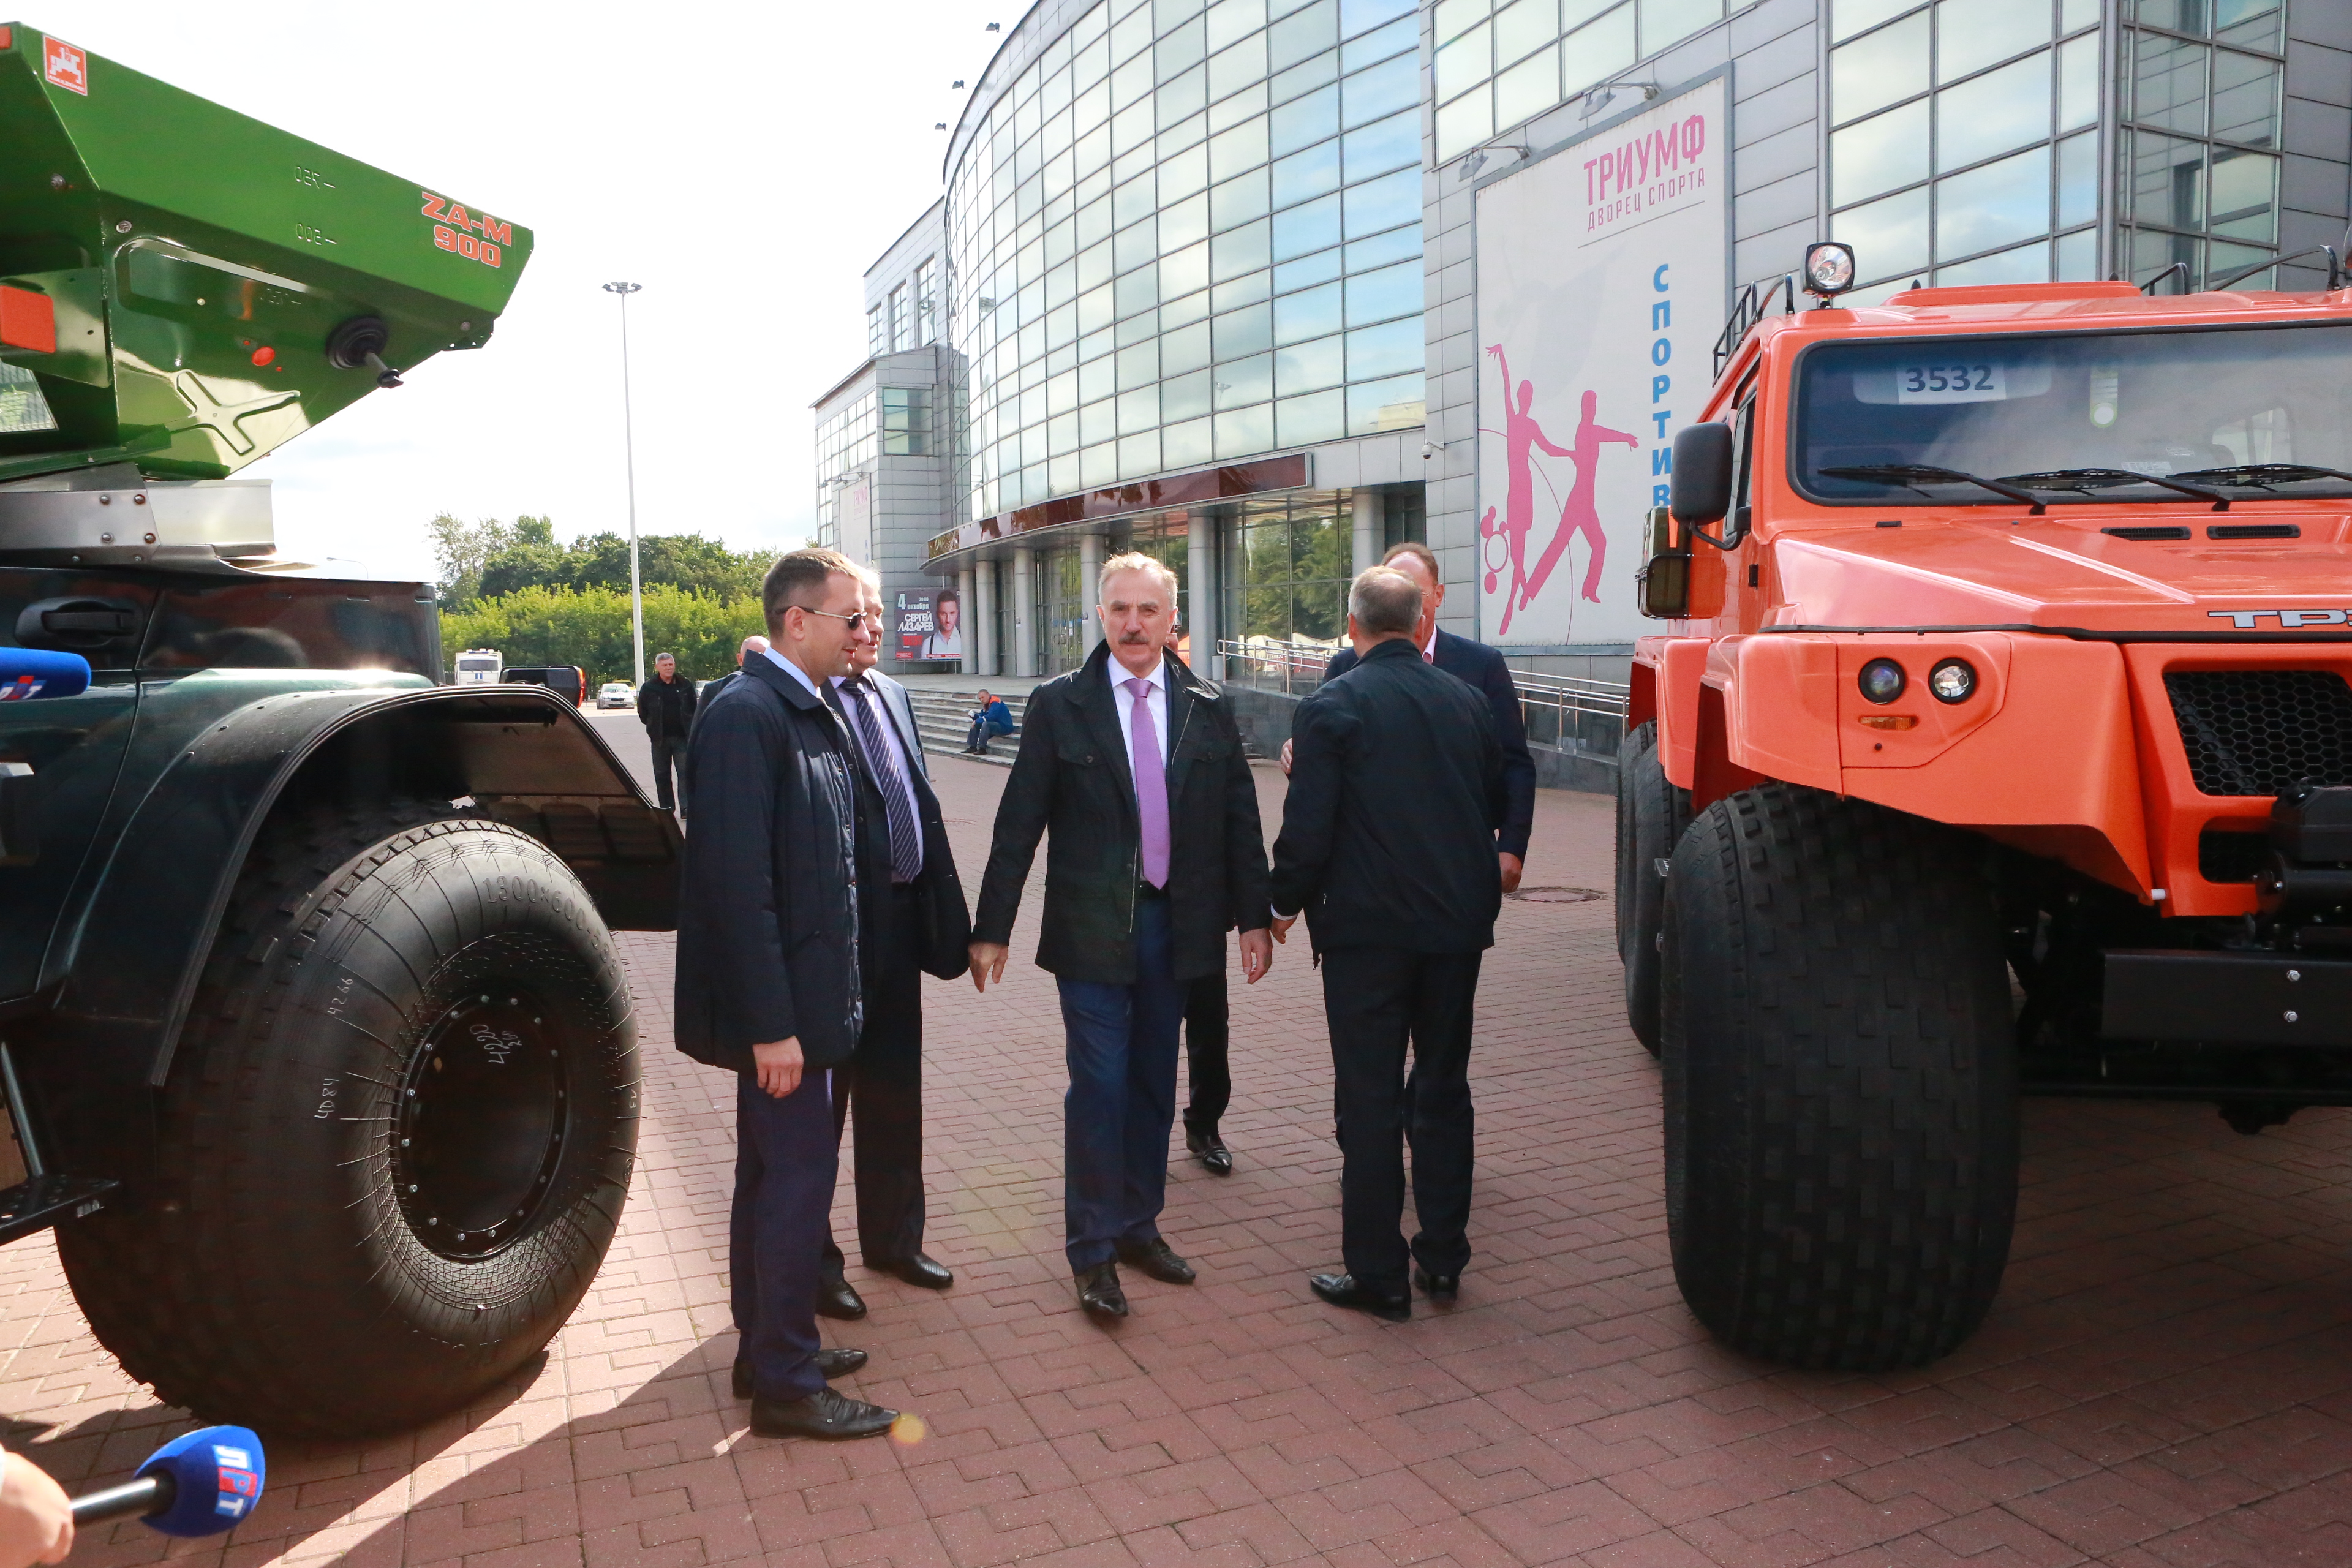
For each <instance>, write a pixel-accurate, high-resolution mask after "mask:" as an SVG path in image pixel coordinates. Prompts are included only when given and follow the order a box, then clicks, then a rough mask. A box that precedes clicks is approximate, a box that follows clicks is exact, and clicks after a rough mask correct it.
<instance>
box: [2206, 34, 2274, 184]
mask: <svg viewBox="0 0 2352 1568" xmlns="http://www.w3.org/2000/svg"><path fill="white" fill-rule="evenodd" d="M2278 110H2279V67H2278V64H2277V62H2275V61H2273V60H2265V59H2258V58H2255V57H2254V56H2252V55H2242V54H2238V53H2236V52H2235V51H2233V50H2230V49H2217V50H2215V51H2214V54H2213V134H2214V135H2215V136H2218V137H2221V139H2223V140H2224V141H2229V142H2246V143H2249V144H2250V145H2252V146H2257V147H2267V146H2271V145H2273V143H2275V142H2277V140H2278ZM2216 205H2218V203H2217V204H2216Z"/></svg>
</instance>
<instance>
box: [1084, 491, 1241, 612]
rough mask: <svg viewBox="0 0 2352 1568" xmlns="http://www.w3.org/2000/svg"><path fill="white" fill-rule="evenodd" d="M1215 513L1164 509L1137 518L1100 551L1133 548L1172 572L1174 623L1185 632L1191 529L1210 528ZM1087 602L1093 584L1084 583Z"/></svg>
mask: <svg viewBox="0 0 2352 1568" xmlns="http://www.w3.org/2000/svg"><path fill="white" fill-rule="evenodd" d="M1216 526H1217V522H1216V518H1215V516H1214V515H1213V513H1211V512H1208V511H1205V510H1203V511H1193V510H1189V509H1188V510H1182V511H1168V512H1160V513H1156V514H1154V515H1153V516H1150V517H1148V518H1143V519H1139V521H1136V522H1135V523H1134V524H1133V525H1132V527H1131V529H1130V531H1129V533H1128V536H1127V537H1126V538H1125V539H1124V540H1120V541H1117V542H1114V543H1113V544H1112V545H1111V546H1110V547H1108V548H1107V549H1106V550H1105V552H1104V553H1105V554H1106V555H1115V554H1118V553H1120V552H1125V551H1129V550H1132V551H1135V552H1138V553H1139V554H1144V555H1149V556H1150V557H1151V558H1152V559H1153V560H1154V561H1157V562H1159V563H1160V564H1161V565H1162V566H1165V567H1167V568H1168V570H1170V571H1171V572H1173V573H1175V574H1176V618H1177V624H1178V625H1179V626H1182V627H1183V628H1184V629H1185V631H1186V632H1187V633H1189V632H1191V630H1192V530H1193V529H1195V528H1206V529H1211V530H1214V529H1215V527H1216ZM1093 594H1094V584H1091V583H1089V584H1087V595H1088V602H1089V603H1091V602H1092V596H1093Z"/></svg>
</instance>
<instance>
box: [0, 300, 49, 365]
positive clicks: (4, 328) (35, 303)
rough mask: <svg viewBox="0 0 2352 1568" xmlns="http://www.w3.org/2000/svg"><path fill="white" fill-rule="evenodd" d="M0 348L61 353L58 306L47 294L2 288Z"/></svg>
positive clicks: (41, 352) (38, 352)
mask: <svg viewBox="0 0 2352 1568" xmlns="http://www.w3.org/2000/svg"><path fill="white" fill-rule="evenodd" d="M0 348H12V349H30V350H32V351H33V352H34V353H37V354H53V353H57V352H58V308H57V306H56V305H54V304H52V303H51V302H50V300H49V297H48V296H47V294H36V293H34V292H32V291H31V290H30V289H0Z"/></svg>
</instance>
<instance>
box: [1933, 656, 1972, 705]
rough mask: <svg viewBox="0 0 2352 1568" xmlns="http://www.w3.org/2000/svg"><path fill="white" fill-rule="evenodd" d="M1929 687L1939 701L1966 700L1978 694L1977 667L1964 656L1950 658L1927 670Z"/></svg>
mask: <svg viewBox="0 0 2352 1568" xmlns="http://www.w3.org/2000/svg"><path fill="white" fill-rule="evenodd" d="M1927 689H1928V690H1930V691H1932V692H1934V693H1935V694H1936V700H1937V701H1938V702H1966V701H1967V700H1969V698H1971V697H1974V696H1975V695H1976V694H1977V672H1976V667H1975V666H1973V665H1971V664H1970V663H1969V661H1968V660H1967V659H1964V658H1948V659H1946V660H1945V661H1944V662H1943V663H1941V664H1939V665H1937V667H1936V668H1933V669H1931V670H1929V671H1928V672H1927Z"/></svg>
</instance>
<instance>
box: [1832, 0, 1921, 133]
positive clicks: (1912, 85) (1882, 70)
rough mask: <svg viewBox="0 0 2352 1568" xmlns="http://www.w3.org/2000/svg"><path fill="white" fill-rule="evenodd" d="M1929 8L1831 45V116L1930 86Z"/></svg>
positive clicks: (1843, 117)
mask: <svg viewBox="0 0 2352 1568" xmlns="http://www.w3.org/2000/svg"><path fill="white" fill-rule="evenodd" d="M1927 22H1928V14H1927V12H1925V11H1922V12H1920V13H1919V14H1918V15H1917V16H1910V17H1906V19H1904V20H1903V21H1900V22H1897V23H1895V24H1894V25H1893V26H1888V27H1882V28H1881V29H1879V30H1878V31H1877V32H1875V33H1872V34H1869V35H1867V36H1866V37H1860V38H1856V39H1855V40H1854V41H1853V42H1852V43H1850V44H1841V45H1840V46H1839V47H1836V48H1834V49H1832V50H1831V51H1830V118H1831V120H1832V121H1835V122H1838V123H1843V122H1844V121H1849V120H1855V119H1859V118H1861V117H1862V116H1863V115H1865V114H1868V113H1869V112H1870V111H1871V110H1874V109H1884V108H1885V107H1886V106H1887V105H1888V104H1890V103H1899V102H1901V101H1902V100H1905V99H1906V98H1909V97H1911V96H1912V95H1913V94H1915V93H1920V92H1925V91H1926V90H1927Z"/></svg>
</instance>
